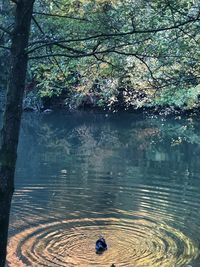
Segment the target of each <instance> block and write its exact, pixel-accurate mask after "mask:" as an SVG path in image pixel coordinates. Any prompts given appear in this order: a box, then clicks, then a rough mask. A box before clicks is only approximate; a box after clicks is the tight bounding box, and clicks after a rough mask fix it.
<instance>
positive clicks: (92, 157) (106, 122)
mask: <svg viewBox="0 0 200 267" xmlns="http://www.w3.org/2000/svg"><path fill="white" fill-rule="evenodd" d="M18 152H19V156H18V163H17V171H16V191H15V195H14V198H13V204H12V211H11V218H10V231H9V236H10V238H9V248H8V265H9V266H10V267H17V266H20V267H23V266H49V267H53V266H66V267H72V266H73V267H75V266H79V267H90V266H96V267H106V266H107V267H110V265H111V264H112V263H114V264H115V265H116V267H122V266H123V267H125V266H128V267H144V266H148V267H155V266H160V267H179V266H183V267H185V266H193V267H194V266H195V267H197V266H200V258H199V252H200V247H199V244H200V122H199V121H198V119H193V118H180V117H174V118H171V119H165V118H161V117H160V118H156V117H148V118H147V117H145V116H139V115H133V114H124V113H118V114H112V115H111V114H108V115H107V114H106V113H105V114H91V113H87V112H81V113H80V112H77V113H73V114H70V113H67V114H66V113H65V114H63V113H52V114H25V115H24V119H23V123H22V129H21V138H20V144H19V151H18ZM99 234H103V235H104V237H105V238H106V240H107V243H108V250H107V251H106V252H105V253H104V254H103V255H100V256H99V255H96V254H95V241H96V239H98V236H99Z"/></svg>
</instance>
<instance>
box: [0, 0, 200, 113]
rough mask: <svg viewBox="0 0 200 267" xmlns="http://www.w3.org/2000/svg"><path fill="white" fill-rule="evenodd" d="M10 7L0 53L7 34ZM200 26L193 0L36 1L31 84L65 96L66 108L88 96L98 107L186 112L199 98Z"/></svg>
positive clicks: (7, 45) (199, 9)
mask: <svg viewBox="0 0 200 267" xmlns="http://www.w3.org/2000/svg"><path fill="white" fill-rule="evenodd" d="M8 2H9V1H5V0H4V2H3V5H2V11H1V18H2V21H3V23H2V25H1V26H0V30H1V40H3V38H4V41H1V47H2V48H4V50H5V51H4V52H2V53H7V50H9V49H10V42H9V35H10V34H12V23H13V21H12V19H11V15H9V16H5V14H12V9H13V8H14V3H13V4H12V3H11V4H9V3H8ZM12 2H15V1H12ZM199 22H200V5H199V2H198V1H195V0H194V1H186V0H179V1H171V0H161V1H158V0H154V1H148V0H140V1H134V0H125V1H124V0H123V1H122V0H115V1H114V0H106V1H105V0H82V1H81V0H80V1H79V0H67V1H66V0H59V1H47V0H43V1H40V0H36V1H35V6H34V12H33V16H32V27H31V36H30V41H29V46H28V49H27V54H28V56H29V70H28V79H29V80H31V81H33V80H34V81H35V84H34V87H36V88H37V90H38V95H39V96H40V97H49V98H51V97H58V96H59V95H64V97H65V99H66V103H67V104H69V105H71V106H73V105H74V106H76V105H79V104H80V103H81V101H82V100H83V98H84V97H85V96H86V95H88V94H91V93H92V97H93V99H92V100H91V101H93V102H95V103H96V104H98V105H100V106H105V105H106V106H112V105H113V104H116V103H118V102H121V103H122V105H125V106H134V107H141V106H145V105H146V106H154V105H161V106H162V105H172V106H173V105H174V106H178V107H179V106H180V107H184V106H185V107H186V108H191V107H193V106H197V105H198V95H199V93H200V87H199V78H200V76H199V71H200V67H199V61H200V60H199V57H200V49H199V48H200V47H199V46H200V43H199ZM1 55H2V54H1Z"/></svg>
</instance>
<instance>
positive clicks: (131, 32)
mask: <svg viewBox="0 0 200 267" xmlns="http://www.w3.org/2000/svg"><path fill="white" fill-rule="evenodd" d="M199 17H200V15H199V14H198V16H197V17H196V18H191V19H189V20H187V21H184V22H179V23H177V22H176V24H175V25H174V24H173V25H171V26H168V27H161V28H157V29H146V30H145V29H144V30H135V29H133V30H132V31H129V32H119V33H107V34H106V33H100V34H96V35H91V36H88V37H82V38H74V39H68V40H57V41H55V39H54V40H52V41H51V42H49V40H38V41H34V42H32V43H30V44H29V45H35V44H43V45H44V46H45V45H51V44H56V43H70V42H82V41H88V40H92V39H98V38H110V37H123V36H127V35H133V34H145V33H158V32H163V31H170V30H174V29H178V28H180V27H183V26H185V25H187V24H190V23H194V22H196V21H199V20H200V18H199Z"/></svg>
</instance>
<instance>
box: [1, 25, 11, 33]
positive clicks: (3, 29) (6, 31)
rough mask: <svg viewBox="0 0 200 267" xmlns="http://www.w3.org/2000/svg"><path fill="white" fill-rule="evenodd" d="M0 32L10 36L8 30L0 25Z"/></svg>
mask: <svg viewBox="0 0 200 267" xmlns="http://www.w3.org/2000/svg"><path fill="white" fill-rule="evenodd" d="M0 30H1V31H3V32H5V33H7V34H9V35H11V34H12V33H11V32H10V31H9V30H7V29H6V28H4V27H3V26H1V25H0Z"/></svg>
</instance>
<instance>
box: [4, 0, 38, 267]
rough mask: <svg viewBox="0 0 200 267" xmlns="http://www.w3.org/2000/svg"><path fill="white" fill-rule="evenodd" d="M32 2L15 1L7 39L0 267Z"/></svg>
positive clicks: (10, 192)
mask: <svg viewBox="0 0 200 267" xmlns="http://www.w3.org/2000/svg"><path fill="white" fill-rule="evenodd" d="M34 1H35V0H16V1H13V2H15V3H16V9H15V25H14V30H13V33H12V37H11V44H12V45H11V56H10V73H9V84H8V90H7V99H6V108H5V112H4V117H3V128H2V130H1V143H0V267H3V266H4V265H5V259H6V246H7V234H8V223H9V213H10V203H11V199H12V194H13V191H14V173H15V163H16V159H17V145H18V139H19V130H20V122H21V114H22V102H23V94H24V86H25V79H26V70H27V61H28V57H27V54H26V48H27V46H28V39H29V33H30V24H31V17H32V12H33V4H34Z"/></svg>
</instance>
